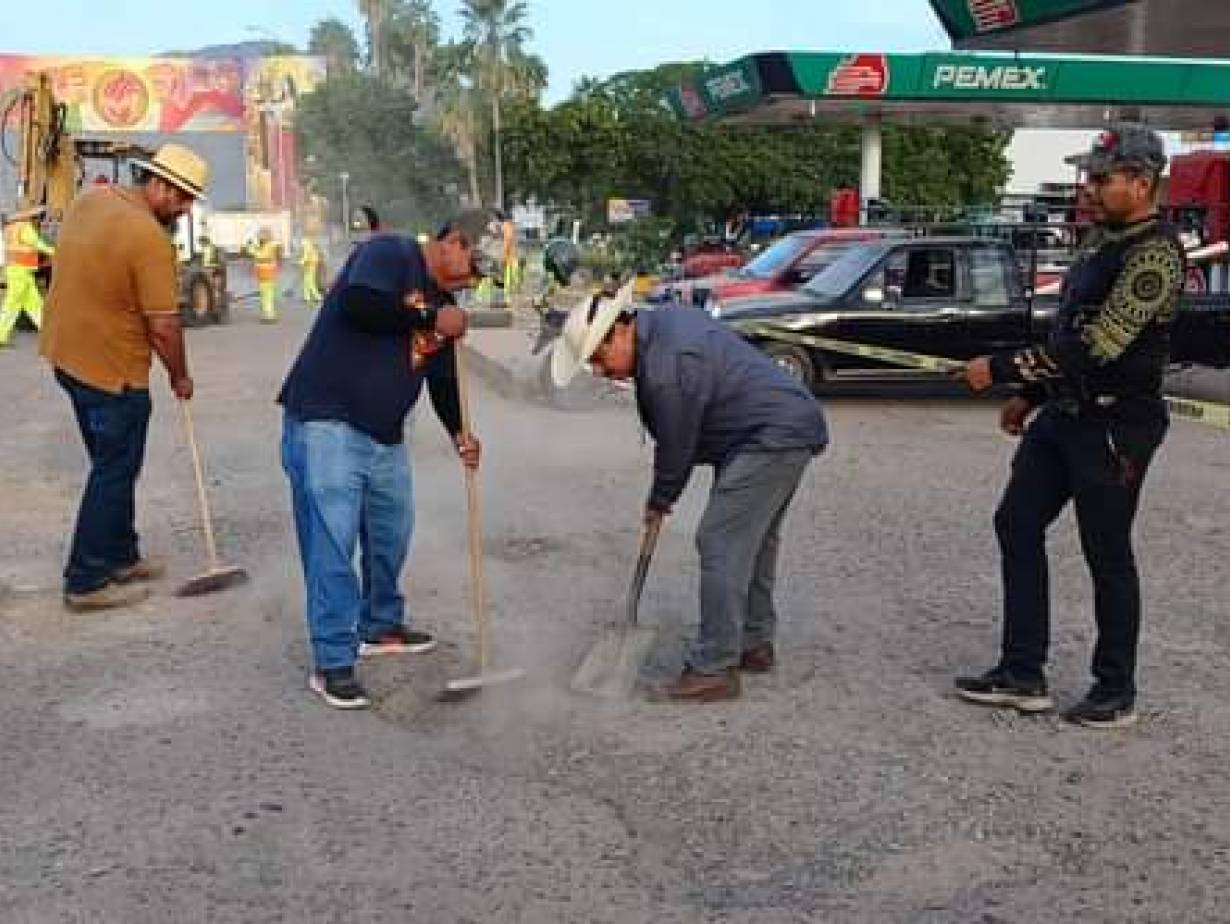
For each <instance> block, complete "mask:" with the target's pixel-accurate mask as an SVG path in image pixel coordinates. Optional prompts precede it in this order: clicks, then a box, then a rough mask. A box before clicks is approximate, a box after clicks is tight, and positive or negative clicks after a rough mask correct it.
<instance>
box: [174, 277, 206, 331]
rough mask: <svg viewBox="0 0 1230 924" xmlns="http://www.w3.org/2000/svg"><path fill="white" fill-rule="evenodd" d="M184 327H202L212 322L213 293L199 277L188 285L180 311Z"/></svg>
mask: <svg viewBox="0 0 1230 924" xmlns="http://www.w3.org/2000/svg"><path fill="white" fill-rule="evenodd" d="M180 319H181V322H182V323H183V325H184V327H202V326H204V325H206V324H210V323H212V322H213V320H214V292H213V289H211V288H210V286H209V283H208V282H207V281H206V280H204V279H201V278H200V277H199V276H198V277H197V278H196V279H193V280H192V282H191V283H189V285H188V296H187V298H185V299H184V307H183V309H182V310H181V311H180Z"/></svg>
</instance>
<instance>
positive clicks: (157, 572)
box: [111, 558, 167, 584]
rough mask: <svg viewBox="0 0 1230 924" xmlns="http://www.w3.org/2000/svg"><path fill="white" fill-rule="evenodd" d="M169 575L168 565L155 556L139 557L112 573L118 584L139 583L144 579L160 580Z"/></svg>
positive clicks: (112, 578)
mask: <svg viewBox="0 0 1230 924" xmlns="http://www.w3.org/2000/svg"><path fill="white" fill-rule="evenodd" d="M166 575H167V566H166V565H165V564H163V563H162V562H160V561H158V560H157V559H154V558H138V559H137V560H136V561H135V562H133V563H132V564H131V565H128V566H127V567H125V568H120V569H118V570H117V571H116V572H115V573H114V574H112V575H111V580H112V581H114V582H115V583H116V584H138V583H141V582H144V581H160V580H162V579H163V578H164V577H166Z"/></svg>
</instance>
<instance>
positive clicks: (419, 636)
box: [359, 626, 436, 658]
mask: <svg viewBox="0 0 1230 924" xmlns="http://www.w3.org/2000/svg"><path fill="white" fill-rule="evenodd" d="M435 647H436V640H435V639H434V638H432V637H431V636H430V635H428V634H427V633H426V632H415V631H414V630H413V629H407V628H406V627H405V626H398V627H397V628H396V629H389V630H388V631H386V632H383V633H381V634H380V635H379V636H378V637H376V638H374V639H371V640H368V639H364V640H363V642H362V643H360V645H359V655H360V656H361V657H364V658H370V657H372V656H373V655H384V654H422V653H423V652H425V651H431V650H432V649H433V648H435Z"/></svg>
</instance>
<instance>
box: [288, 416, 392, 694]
mask: <svg viewBox="0 0 1230 924" xmlns="http://www.w3.org/2000/svg"><path fill="white" fill-rule="evenodd" d="M282 468H283V470H284V471H285V472H286V477H287V478H288V479H289V480H290V488H291V503H292V505H293V507H294V514H295V531H296V533H297V534H298V537H299V554H300V557H301V558H302V561H303V581H304V590H305V596H306V604H307V624H308V634H309V636H310V637H311V643H312V660H313V662H314V663H315V665H316V667H317V668H318V669H320V670H324V669H326V668H337V667H349V666H351V665H352V664H354V662H355V658H356V656H357V654H358V648H359V641H360V639H364V640H373V639H376V638H378V637H379V636H380V635H381V634H382V633H384V632H387V631H388V630H389V629H395V628H397V627H398V626H400V625H402V622H403V620H404V617H405V604H406V601H405V598H404V597H403V596H402V593H401V589H400V587H399V579H400V577H401V569H402V565H403V564H404V563H405V561H406V555H407V554H408V552H409V551H410V537H411V535H412V534H413V532H414V496H413V481H412V477H411V471H410V456H409V454H408V453H407V452H406V446H405V444H404V443H399V444H397V445H395V446H386V445H385V444H383V443H379V442H377V441H376V440H374V439H372V438H371V437H369V436H367V435H366V434H365V433H362V432H360V431H359V430H356V429H355V428H354V427H351V426H350V425H349V424H345V423H342V422H340V421H334V420H311V421H302V420H299V419H297V418H295V417H293V416H291V415H290V414H286V415H284V417H283V422H282ZM356 545H358V546H359V551H360V557H359V574H356V573H355V569H354V554H355V546H356Z"/></svg>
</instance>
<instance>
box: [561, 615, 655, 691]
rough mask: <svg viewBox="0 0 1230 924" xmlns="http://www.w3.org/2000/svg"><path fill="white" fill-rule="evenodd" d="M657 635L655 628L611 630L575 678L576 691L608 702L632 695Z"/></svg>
mask: <svg viewBox="0 0 1230 924" xmlns="http://www.w3.org/2000/svg"><path fill="white" fill-rule="evenodd" d="M656 635H657V632H656V630H655V629H654V628H653V627H652V626H627V627H625V628H623V629H611V630H609V631H608V632H607V633H606V635H604V636H603V637H602V638H600V639H599V640H598V643H597V644H596V645H594V647H593V648H591V649H590V651H589V654H588V655H586V657H585V660H584V661H582V662H581V666H580V667H578V668H577V672H576V673H575V674H573V675H572V689H573V690H575V691H576V692H578V693H587V694H589V695H590V696H597V697H601V698H604V699H623V698H625V697H627V696H629V695H631V693H632V688H633V687H634V686H636V678H637V677H638V676H639V675H640V672H641V665H642V664H644V663H645V659H646V658H647V657H648V656H649V651H650V649H651V648H653V643H654V638H655V636H656Z"/></svg>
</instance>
